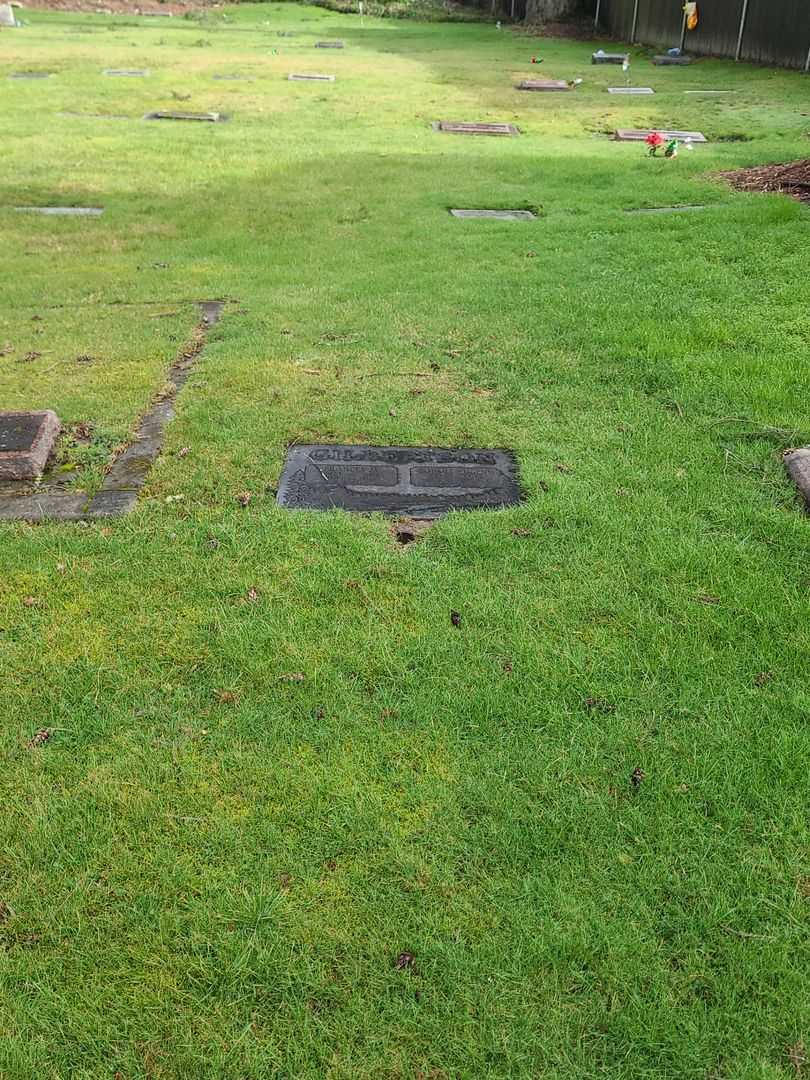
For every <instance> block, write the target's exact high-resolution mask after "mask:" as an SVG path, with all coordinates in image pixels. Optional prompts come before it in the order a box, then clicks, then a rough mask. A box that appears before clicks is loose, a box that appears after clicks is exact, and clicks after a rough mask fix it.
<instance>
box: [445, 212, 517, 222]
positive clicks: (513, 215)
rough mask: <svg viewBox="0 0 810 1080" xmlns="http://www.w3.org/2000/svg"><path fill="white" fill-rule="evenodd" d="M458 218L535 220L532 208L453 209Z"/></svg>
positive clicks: (454, 215) (453, 213)
mask: <svg viewBox="0 0 810 1080" xmlns="http://www.w3.org/2000/svg"><path fill="white" fill-rule="evenodd" d="M450 213H451V214H452V215H453V217H457V218H495V219H496V220H498V221H535V220H536V218H537V214H533V213H532V211H531V210H451V211H450Z"/></svg>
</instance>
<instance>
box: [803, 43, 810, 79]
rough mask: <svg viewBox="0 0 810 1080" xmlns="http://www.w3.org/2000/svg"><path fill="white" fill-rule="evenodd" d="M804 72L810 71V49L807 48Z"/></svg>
mask: <svg viewBox="0 0 810 1080" xmlns="http://www.w3.org/2000/svg"><path fill="white" fill-rule="evenodd" d="M804 73H805V75H807V74H808V73H810V49H808V50H807V59H806V60H805V62H804Z"/></svg>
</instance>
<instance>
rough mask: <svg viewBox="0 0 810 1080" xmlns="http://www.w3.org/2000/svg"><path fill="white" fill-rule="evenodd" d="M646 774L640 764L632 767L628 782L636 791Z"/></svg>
mask: <svg viewBox="0 0 810 1080" xmlns="http://www.w3.org/2000/svg"><path fill="white" fill-rule="evenodd" d="M646 775H647V774H646V773H645V772H644V770H643V769H642V768H641V766H640V765H636V767H635V769H633V771H632V772H631V773H630V783H631V784H632V786H633V787H634V788H635V789H636V791H638V789H639V788H640V787H641V784H642V782H643V781H644V779H645V778H646Z"/></svg>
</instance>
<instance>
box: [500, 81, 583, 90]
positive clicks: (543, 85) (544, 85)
mask: <svg viewBox="0 0 810 1080" xmlns="http://www.w3.org/2000/svg"><path fill="white" fill-rule="evenodd" d="M515 89H516V90H547V91H554V90H573V89H574V87H573V85H571V84H570V83H567V82H566V81H565V79H523V81H522V82H519V83H518V84H517V86H516V87H515Z"/></svg>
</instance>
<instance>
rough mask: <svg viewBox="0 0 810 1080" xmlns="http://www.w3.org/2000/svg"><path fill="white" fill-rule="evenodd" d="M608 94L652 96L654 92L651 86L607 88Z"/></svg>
mask: <svg viewBox="0 0 810 1080" xmlns="http://www.w3.org/2000/svg"><path fill="white" fill-rule="evenodd" d="M608 93H609V94H631V95H639V94H654V93H655V91H654V90H653V88H652V87H651V86H609V87H608Z"/></svg>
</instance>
